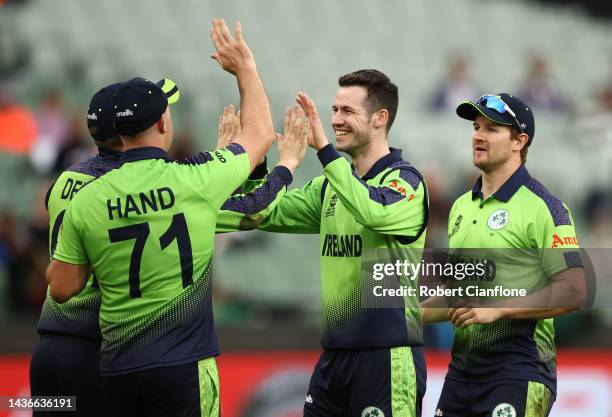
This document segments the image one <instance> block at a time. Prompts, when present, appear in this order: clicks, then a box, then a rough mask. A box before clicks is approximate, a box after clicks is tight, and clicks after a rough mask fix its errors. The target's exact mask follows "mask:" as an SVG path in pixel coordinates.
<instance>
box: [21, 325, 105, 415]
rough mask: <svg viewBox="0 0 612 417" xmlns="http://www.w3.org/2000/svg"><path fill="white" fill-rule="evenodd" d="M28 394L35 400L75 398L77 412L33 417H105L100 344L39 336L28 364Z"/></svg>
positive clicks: (45, 413)
mask: <svg viewBox="0 0 612 417" xmlns="http://www.w3.org/2000/svg"><path fill="white" fill-rule="evenodd" d="M30 391H31V395H36V396H49V395H54V396H55V395H57V396H73V395H74V396H76V412H64V411H62V412H56V411H35V412H34V414H33V415H34V417H51V416H59V417H66V416H67V415H70V416H74V417H77V416H87V417H89V416H91V417H107V416H109V415H110V414H109V411H108V408H107V404H108V402H107V400H106V397H105V396H104V393H103V391H102V384H101V378H100V342H98V341H93V340H86V339H78V338H75V337H69V336H41V337H40V339H39V340H38V343H37V344H36V346H35V348H34V352H33V353H32V361H31V362H30Z"/></svg>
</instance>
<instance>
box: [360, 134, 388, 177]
mask: <svg viewBox="0 0 612 417" xmlns="http://www.w3.org/2000/svg"><path fill="white" fill-rule="evenodd" d="M389 152H390V151H389V144H388V143H387V141H386V140H381V141H372V142H370V143H369V144H368V145H367V146H364V147H363V148H361V149H360V150H359V151H357V152H355V153H354V154H351V160H352V163H353V166H354V167H355V172H356V173H357V175H358V176H359V177H363V176H364V175H365V174H366V173H367V172H368V171H369V170H370V169H371V168H372V167H373V166H374V164H375V163H376V162H377V161H378V160H379V159H380V158H382V157H383V156H385V155H387V154H388V153H389Z"/></svg>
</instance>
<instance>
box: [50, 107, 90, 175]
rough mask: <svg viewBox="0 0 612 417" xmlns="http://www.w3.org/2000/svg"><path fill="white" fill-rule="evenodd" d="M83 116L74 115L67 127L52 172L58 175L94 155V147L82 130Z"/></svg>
mask: <svg viewBox="0 0 612 417" xmlns="http://www.w3.org/2000/svg"><path fill="white" fill-rule="evenodd" d="M83 120H85V117H84V116H81V115H75V116H74V117H73V118H72V120H71V122H70V126H69V130H68V134H67V135H66V140H65V142H64V143H63V144H62V145H60V147H59V150H58V152H57V159H56V160H55V164H54V167H53V171H54V172H56V173H60V172H62V171H64V170H66V169H67V168H69V167H71V166H72V165H74V164H76V163H77V162H81V161H84V160H85V159H87V158H90V157H91V156H93V155H94V154H95V151H96V149H95V146H94V145H93V144H92V142H91V140H88V139H87V135H86V134H85V132H84V130H83Z"/></svg>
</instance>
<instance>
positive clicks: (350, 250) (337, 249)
mask: <svg viewBox="0 0 612 417" xmlns="http://www.w3.org/2000/svg"><path fill="white" fill-rule="evenodd" d="M362 251H363V240H361V236H359V235H325V239H324V240H323V248H322V249H321V256H334V257H339V258H357V257H359V256H361V252H362Z"/></svg>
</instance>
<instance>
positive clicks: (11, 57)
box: [0, 27, 30, 82]
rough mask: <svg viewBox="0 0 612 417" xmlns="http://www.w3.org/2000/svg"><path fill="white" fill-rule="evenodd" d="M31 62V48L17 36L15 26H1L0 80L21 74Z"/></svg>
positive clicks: (6, 79)
mask: <svg viewBox="0 0 612 417" xmlns="http://www.w3.org/2000/svg"><path fill="white" fill-rule="evenodd" d="M29 63H30V50H29V49H28V47H26V46H25V45H24V44H23V43H22V42H20V41H19V39H17V38H16V36H15V34H14V30H13V28H12V27H8V28H6V27H3V28H0V82H2V81H8V80H9V79H11V78H13V77H15V76H17V75H19V74H20V73H22V72H23V70H24V69H25V68H26V67H27V66H28V65H29Z"/></svg>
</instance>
